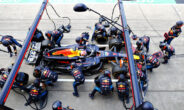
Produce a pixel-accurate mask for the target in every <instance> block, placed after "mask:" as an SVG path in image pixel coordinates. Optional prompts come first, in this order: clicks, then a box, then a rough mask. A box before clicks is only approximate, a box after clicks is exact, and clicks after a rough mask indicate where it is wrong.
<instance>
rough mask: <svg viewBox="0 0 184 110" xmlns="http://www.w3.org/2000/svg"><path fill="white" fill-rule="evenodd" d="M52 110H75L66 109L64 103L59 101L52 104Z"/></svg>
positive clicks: (71, 109)
mask: <svg viewBox="0 0 184 110" xmlns="http://www.w3.org/2000/svg"><path fill="white" fill-rule="evenodd" d="M52 110H74V109H73V108H71V107H69V106H67V107H66V108H64V107H63V106H62V102H61V101H59V100H57V101H55V102H54V103H53V104H52Z"/></svg>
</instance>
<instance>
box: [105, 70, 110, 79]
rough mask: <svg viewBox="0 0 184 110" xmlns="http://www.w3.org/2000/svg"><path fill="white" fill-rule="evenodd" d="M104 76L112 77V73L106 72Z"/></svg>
mask: <svg viewBox="0 0 184 110" xmlns="http://www.w3.org/2000/svg"><path fill="white" fill-rule="evenodd" d="M104 76H107V77H109V78H110V77H111V72H110V71H109V70H105V71H104Z"/></svg>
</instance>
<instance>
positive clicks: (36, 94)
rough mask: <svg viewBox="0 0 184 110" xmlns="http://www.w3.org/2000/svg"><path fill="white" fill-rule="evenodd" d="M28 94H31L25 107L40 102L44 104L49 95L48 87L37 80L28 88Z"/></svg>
mask: <svg viewBox="0 0 184 110" xmlns="http://www.w3.org/2000/svg"><path fill="white" fill-rule="evenodd" d="M41 85H43V86H41ZM27 92H29V98H28V100H27V102H26V103H25V106H27V105H30V104H31V103H35V102H38V101H43V102H44V101H45V99H46V97H47V94H48V91H47V89H46V86H45V85H44V84H43V83H41V82H40V80H39V79H35V80H34V83H33V84H31V85H29V86H28V87H27Z"/></svg>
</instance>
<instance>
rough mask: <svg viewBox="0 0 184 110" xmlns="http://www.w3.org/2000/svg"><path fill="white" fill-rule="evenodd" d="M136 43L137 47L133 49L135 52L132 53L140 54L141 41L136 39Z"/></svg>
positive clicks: (141, 48) (141, 49)
mask: <svg viewBox="0 0 184 110" xmlns="http://www.w3.org/2000/svg"><path fill="white" fill-rule="evenodd" d="M136 45H137V47H136V49H135V53H134V54H136V55H140V54H141V53H142V52H143V42H142V41H140V40H138V41H137V42H136Z"/></svg>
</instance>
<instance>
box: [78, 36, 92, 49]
mask: <svg viewBox="0 0 184 110" xmlns="http://www.w3.org/2000/svg"><path fill="white" fill-rule="evenodd" d="M88 40H89V33H87V32H84V33H82V34H81V37H77V38H76V39H75V41H76V43H77V45H78V48H79V49H86V45H87V42H88Z"/></svg>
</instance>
